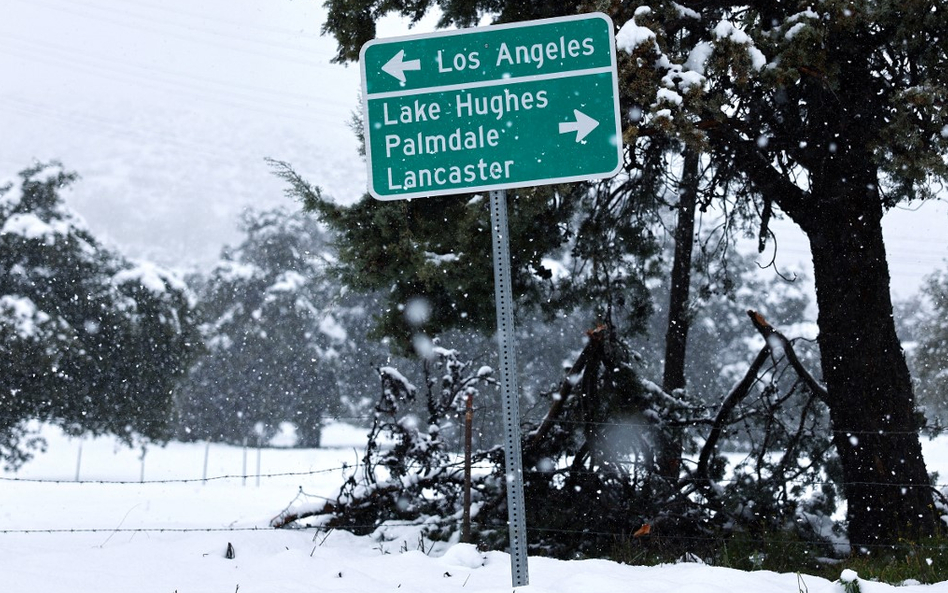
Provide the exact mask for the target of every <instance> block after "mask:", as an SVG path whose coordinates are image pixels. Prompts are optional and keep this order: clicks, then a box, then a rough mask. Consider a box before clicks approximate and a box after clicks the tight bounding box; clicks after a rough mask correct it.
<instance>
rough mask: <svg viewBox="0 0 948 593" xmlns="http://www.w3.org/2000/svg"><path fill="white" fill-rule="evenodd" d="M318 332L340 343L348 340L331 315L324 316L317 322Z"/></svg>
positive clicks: (347, 336) (344, 329)
mask: <svg viewBox="0 0 948 593" xmlns="http://www.w3.org/2000/svg"><path fill="white" fill-rule="evenodd" d="M319 332H320V333H321V334H323V335H324V336H326V337H327V338H329V339H331V340H333V341H335V342H338V343H342V342H345V341H346V340H347V339H348V338H349V334H348V333H347V332H346V328H344V327H343V326H342V325H341V324H340V323H339V322H338V321H336V318H335V317H333V316H332V315H329V314H327V315H324V316H323V318H322V319H320V320H319Z"/></svg>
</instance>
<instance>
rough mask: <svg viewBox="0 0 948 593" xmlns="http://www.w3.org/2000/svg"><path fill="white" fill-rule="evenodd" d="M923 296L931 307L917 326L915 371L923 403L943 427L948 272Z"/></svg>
mask: <svg viewBox="0 0 948 593" xmlns="http://www.w3.org/2000/svg"><path fill="white" fill-rule="evenodd" d="M922 293H923V295H924V296H925V297H926V298H927V300H928V301H929V303H930V308H929V309H927V310H925V311H924V312H923V313H921V314H920V315H919V317H920V319H919V320H918V322H917V325H916V327H915V334H916V339H917V342H916V344H915V348H914V351H913V356H912V362H913V365H912V369H913V371H914V373H915V380H916V386H917V387H916V388H917V392H918V399H919V403H920V404H921V405H922V406H924V407H925V408H927V412H928V413H929V414H930V415H931V416H932V417H933V419H934V420H936V421H937V422H938V424H939V425H940V426H942V427H943V426H944V425H945V424H946V420H948V272H946V271H944V270H942V271H940V272H936V273H934V274H932V275H931V276H929V277H928V278H927V279H926V281H925V286H924V288H923V289H922Z"/></svg>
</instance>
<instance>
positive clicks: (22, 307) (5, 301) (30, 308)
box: [0, 294, 49, 340]
mask: <svg viewBox="0 0 948 593" xmlns="http://www.w3.org/2000/svg"><path fill="white" fill-rule="evenodd" d="M0 321H2V322H3V323H4V325H6V324H9V325H10V326H11V327H12V328H13V330H14V331H15V332H16V333H17V335H19V336H20V337H21V338H23V339H24V340H28V339H30V338H32V337H33V336H35V335H36V331H37V326H38V325H42V324H43V323H46V322H47V321H49V315H47V314H46V313H44V312H43V311H40V310H38V309H37V308H36V304H35V303H34V302H33V301H32V300H30V299H29V298H27V297H18V296H13V295H8V294H5V295H3V296H0Z"/></svg>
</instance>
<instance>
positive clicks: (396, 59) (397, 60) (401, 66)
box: [382, 49, 421, 82]
mask: <svg viewBox="0 0 948 593" xmlns="http://www.w3.org/2000/svg"><path fill="white" fill-rule="evenodd" d="M382 70H383V71H385V72H386V73H388V74H391V75H392V76H394V77H395V78H397V79H398V81H399V82H405V71H406V70H421V60H408V61H405V50H403V49H402V50H399V51H398V53H397V54H395V55H394V56H393V57H392V59H391V60H389V61H387V62H385V64H384V65H383V66H382Z"/></svg>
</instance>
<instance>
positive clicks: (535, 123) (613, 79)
mask: <svg viewBox="0 0 948 593" xmlns="http://www.w3.org/2000/svg"><path fill="white" fill-rule="evenodd" d="M614 31H615V28H614V26H613V24H612V21H611V20H610V19H609V17H608V16H606V15H604V14H601V13H592V14H585V15H577V16H570V17H561V18H553V19H544V20H538V21H526V22H520V23H511V24H504V25H495V26H490V27H475V28H471V29H461V30H458V31H439V32H436V33H430V34H423V35H410V36H406V37H396V38H390V39H375V40H372V41H370V42H368V43H366V44H365V45H364V46H363V47H362V51H361V53H360V63H361V68H362V101H363V121H364V134H365V153H366V163H367V165H368V179H369V183H368V186H369V193H371V194H372V195H373V196H374V197H375V198H377V199H379V200H400V199H408V198H420V197H429V196H439V195H451V194H461V193H471V192H478V191H487V192H490V212H491V233H492V242H493V259H494V296H495V299H496V307H497V340H498V348H499V354H500V379H501V392H502V398H503V407H504V410H503V411H504V441H505V442H504V453H505V456H504V457H505V463H506V472H507V476H506V478H507V510H508V520H509V526H510V558H511V575H512V582H513V585H514V586H515V587H519V586H524V585H527V584H528V582H529V577H528V571H527V539H526V518H525V514H524V496H523V463H522V460H521V450H520V412H519V401H518V399H519V398H518V396H519V391H520V390H519V387H518V381H517V360H516V349H515V338H514V320H513V300H514V298H513V290H512V289H511V279H510V239H509V237H508V230H507V229H508V225H507V195H506V190H507V189H509V188H515V187H528V186H535V185H545V184H554V183H567V182H572V181H584V180H590V179H602V178H607V177H612V176H613V175H615V174H616V173H617V172H618V171H619V169H620V168H621V167H622V162H623V155H622V134H621V128H620V118H619V92H618V78H617V74H616V44H615V37H614Z"/></svg>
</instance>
